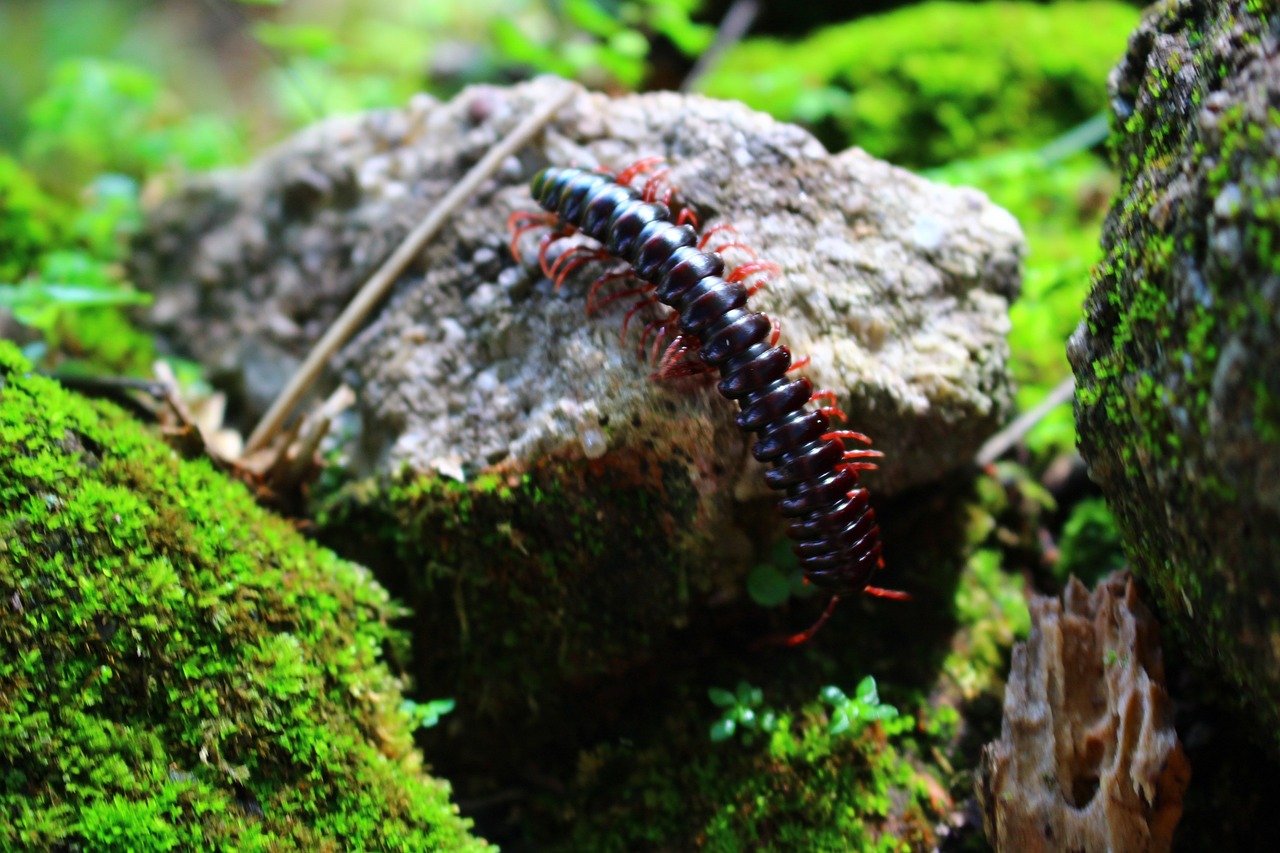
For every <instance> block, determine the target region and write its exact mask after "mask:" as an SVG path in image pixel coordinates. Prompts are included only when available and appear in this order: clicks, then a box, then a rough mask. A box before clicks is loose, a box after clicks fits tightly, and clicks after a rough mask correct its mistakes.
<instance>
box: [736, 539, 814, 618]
mask: <svg viewBox="0 0 1280 853" xmlns="http://www.w3.org/2000/svg"><path fill="white" fill-rule="evenodd" d="M815 591H816V590H815V589H814V587H812V586H810V585H808V584H806V583H805V580H804V572H803V571H802V570H801V569H800V564H799V562H798V561H797V560H796V556H795V554H793V553H792V552H791V542H790V540H787V539H780V540H778V542H777V543H776V544H775V545H774V547H773V553H771V554H770V555H769V557H768V559H767V560H765V561H764V562H762V563H757V564H756V565H755V567H754V568H752V569H751V572H750V574H748V575H747V595H749V596H750V597H751V600H752V601H754V602H755V603H756V604H759V605H760V606H761V607H778V606H779V605H781V604H785V603H786V602H787V601H788V600H790V599H791V598H793V597H794V598H801V599H803V598H808V597H809V596H811V595H813V594H814V592H815Z"/></svg>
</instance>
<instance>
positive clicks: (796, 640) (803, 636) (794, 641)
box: [782, 595, 840, 646]
mask: <svg viewBox="0 0 1280 853" xmlns="http://www.w3.org/2000/svg"><path fill="white" fill-rule="evenodd" d="M839 603H840V596H838V595H833V596H831V602H830V603H829V604H828V605H827V609H826V610H824V611H822V615H821V616H819V617H818V621H817V622H814V623H813V627H811V628H810V629H809V630H807V631H801V632H800V633H799V634H793V635H791V636H790V637H787V638H786V639H785V640H783V641H782V645H784V646H801V645H804V644H805V643H807V642H809V641H810V640H812V639H813V635H814V634H816V633H818V631H819V629H821V628H822V626H823V625H825V624H827V620H828V619H830V618H831V614H832V613H835V611H836V605H837V604H839Z"/></svg>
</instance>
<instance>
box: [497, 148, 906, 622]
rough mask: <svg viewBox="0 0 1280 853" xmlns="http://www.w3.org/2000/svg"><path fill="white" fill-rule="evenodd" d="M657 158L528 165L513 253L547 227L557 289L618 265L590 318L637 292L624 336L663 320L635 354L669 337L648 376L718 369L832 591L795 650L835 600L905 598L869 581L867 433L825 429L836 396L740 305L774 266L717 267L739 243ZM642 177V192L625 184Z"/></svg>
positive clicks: (764, 318) (545, 260)
mask: <svg viewBox="0 0 1280 853" xmlns="http://www.w3.org/2000/svg"><path fill="white" fill-rule="evenodd" d="M661 162H662V161H661V159H660V158H645V159H643V160H640V161H638V162H637V163H636V164H634V165H632V166H630V167H628V168H627V169H624V170H622V171H620V172H618V173H617V174H612V173H609V172H605V171H601V170H594V171H593V170H587V169H583V168H578V167H573V166H569V167H558V166H552V167H549V168H546V169H543V170H541V171H539V172H538V173H537V174H536V175H535V176H534V177H533V180H532V182H531V184H530V191H531V193H532V195H533V199H534V201H535V202H537V204H538V206H539V208H541V211H522V212H518V213H516V214H513V215H512V217H511V219H510V220H509V222H508V226H509V228H510V230H511V232H512V239H511V247H512V252H513V253H514V254H515V255H516V257H517V259H518V258H519V251H518V248H519V247H518V243H519V240H520V238H521V237H522V235H523V234H524V233H525V232H526V231H528V230H530V229H532V228H537V227H546V228H547V231H546V233H545V234H544V235H543V237H542V238H541V240H540V243H539V252H538V259H539V264H540V266H541V268H542V270H543V272H544V273H546V274H547V275H548V276H549V277H550V278H552V279H553V280H554V281H555V283H556V286H557V288H558V287H559V286H560V284H562V283H563V282H564V280H565V278H566V277H567V276H568V275H569V273H571V272H572V271H573V270H574V269H576V268H577V267H578V266H580V265H581V264H583V263H586V262H587V261H589V260H593V259H601V260H604V259H616V260H617V261H620V262H621V263H622V264H624V265H625V268H624V269H622V270H621V271H616V272H611V273H607V274H606V275H604V276H601V277H600V278H598V279H597V280H596V282H595V283H594V284H593V285H592V286H591V289H590V291H589V292H588V296H587V304H588V310H589V311H590V310H592V309H594V308H598V307H599V306H600V305H601V304H603V303H605V302H607V301H611V300H614V299H618V298H623V297H627V296H633V297H636V301H635V304H634V305H633V307H632V308H631V310H630V311H629V312H628V314H627V317H626V320H624V323H623V338H624V340H625V337H626V323H627V321H629V320H630V319H631V318H632V316H633V315H634V314H635V313H636V312H637V311H638V310H639V309H640V308H642V307H643V306H645V305H650V304H654V303H660V304H661V305H663V306H666V308H668V309H670V310H669V313H668V314H667V315H666V316H665V318H662V319H659V320H656V321H654V322H652V323H650V324H648V325H647V326H646V327H645V331H644V333H643V334H642V335H641V349H642V350H643V349H644V347H645V345H646V339H647V337H648V336H649V335H650V334H652V338H653V343H652V349H653V351H654V352H655V353H656V352H657V351H658V350H659V348H660V346H661V344H660V342H661V341H662V340H663V339H664V337H666V336H669V337H670V341H669V342H668V343H667V346H666V348H665V350H664V351H663V355H662V357H661V359H660V360H658V361H657V363H658V365H659V367H658V370H657V371H655V374H654V376H655V378H659V379H661V378H667V377H672V376H681V375H688V374H692V373H699V372H707V373H718V374H719V382H718V383H717V385H716V388H717V390H718V391H719V393H720V395H721V396H723V397H724V398H725V399H727V400H729V401H731V402H733V403H735V404H736V405H737V407H738V413H737V416H736V422H737V426H738V428H739V429H741V430H742V431H744V432H745V433H747V434H749V435H750V436H753V437H754V442H753V444H752V448H751V452H752V455H753V456H754V457H755V458H756V459H757V460H758V461H759V462H761V463H764V464H765V465H766V466H767V467H766V470H765V471H764V480H765V483H766V485H767V486H768V487H769V488H770V489H771V490H773V491H775V492H779V493H780V495H779V500H778V509H779V512H780V513H781V515H782V516H783V517H784V518H785V519H786V532H787V535H788V536H789V537H790V539H791V540H792V551H793V552H794V553H795V555H796V557H797V559H798V561H799V566H800V568H801V569H802V570H803V571H804V577H805V580H806V581H807V582H808V583H809V584H812V585H813V586H814V587H815V588H816V589H818V590H820V591H823V592H826V593H828V594H829V595H830V596H831V598H830V601H829V602H828V604H827V606H826V609H825V610H824V611H823V613H822V615H821V616H820V617H819V619H818V620H817V622H816V623H815V624H814V625H813V626H812V627H810V628H809V629H808V630H806V631H804V632H801V633H799V634H795V635H792V636H790V637H787V638H785V639H783V640H782V642H783V644H785V645H800V644H802V643H805V642H807V641H808V640H809V639H810V638H812V636H813V635H814V634H815V633H816V632H817V631H818V629H819V628H821V627H822V625H823V624H825V623H826V621H827V620H828V619H829V618H830V616H831V614H832V612H833V611H834V610H835V608H836V605H837V604H838V603H839V602H840V600H841V599H842V598H843V597H846V596H850V595H854V594H858V593H864V594H870V595H876V596H881V597H886V598H897V599H903V598H906V597H907V596H906V595H905V594H904V593H900V592H897V591H894V590H887V589H882V588H880V587H877V586H872V585H871V579H872V576H873V574H874V572H875V571H876V570H878V569H880V568H883V566H884V558H883V555H882V548H881V541H880V528H879V524H878V523H877V521H876V514H875V510H874V509H873V508H872V506H871V496H870V493H869V491H868V490H867V489H866V488H865V487H864V486H863V485H862V484H861V481H860V476H859V475H860V472H862V471H867V470H873V469H874V468H875V467H876V464H875V462H874V461H873V460H874V459H876V458H878V457H880V456H882V454H881V453H880V452H879V451H876V450H872V449H869V448H868V447H866V446H865V445H869V444H870V443H871V440H870V439H869V438H868V437H867V436H866V435H863V434H862V433H860V432H855V431H853V430H848V429H837V428H835V422H836V421H837V420H838V421H846V420H847V417H846V415H845V414H844V412H843V411H841V410H840V409H839V408H838V406H837V396H836V394H834V393H833V392H831V391H827V390H820V389H816V388H815V387H814V385H813V383H812V382H811V381H810V380H809V378H808V377H806V376H804V375H803V374H802V373H799V370H800V369H801V368H803V367H805V366H807V365H808V363H809V359H808V358H807V357H805V358H800V359H795V360H793V359H792V355H791V350H790V349H789V348H788V347H787V346H786V345H785V344H781V343H779V339H780V323H779V322H778V321H777V320H776V319H774V318H771V317H769V316H768V315H767V314H765V313H764V312H761V311H754V310H752V308H751V307H750V306H749V304H748V300H749V298H750V297H751V296H753V295H754V291H755V290H756V289H758V287H759V286H760V285H759V284H758V283H754V279H756V278H758V277H760V275H761V274H762V273H763V274H765V277H768V275H770V274H772V273H774V272H776V271H778V268H777V265H775V264H771V263H769V262H765V261H760V260H758V259H757V258H755V256H754V252H750V256H751V258H752V259H751V260H749V261H747V262H745V263H742V264H739V265H738V266H736V267H735V268H733V269H727V265H726V261H725V254H726V253H727V252H729V250H730V249H731V248H733V249H738V248H745V247H744V246H743V244H741V243H739V242H736V241H734V240H732V239H731V237H730V238H727V241H726V242H724V243H722V244H720V245H713V241H714V239H715V238H716V237H719V236H722V235H724V234H725V232H726V231H728V230H729V229H727V228H726V227H725V226H718V227H716V228H711V229H707V230H706V231H704V232H701V233H700V231H699V227H698V222H697V216H696V214H695V213H694V212H693V209H692V208H691V207H689V206H688V205H686V204H683V203H680V202H679V201H673V198H674V197H675V191H674V189H673V187H672V186H671V184H670V181H669V179H668V175H669V171H668V170H667V169H665V168H660V169H656V168H655V167H658V166H661ZM646 173H648V178H647V179H646V180H645V181H644V182H643V185H642V186H641V187H640V188H636V187H635V186H633V184H634V183H635V182H636V179H637V178H638V177H639V176H640V175H642V174H646ZM578 233H580V234H582V235H584V236H585V237H586V238H587V243H586V244H585V245H581V244H580V245H575V246H573V247H572V248H571V249H569V250H568V251H566V252H563V253H561V254H560V255H559V257H557V258H556V259H555V260H554V261H552V260H550V258H549V254H548V253H549V251H550V249H551V247H552V246H553V245H554V244H555V243H556V242H557V241H558V240H560V239H562V238H565V237H569V236H571V235H574V234H578ZM729 233H730V234H731V233H732V232H731V231H730V232H729ZM624 277H625V278H628V279H631V280H632V281H638V282H639V284H636V285H633V286H628V287H623V288H622V289H620V290H618V291H616V292H615V293H612V294H610V295H609V296H608V297H601V296H600V295H599V294H600V291H601V289H602V288H603V287H604V286H606V285H607V284H608V283H609V282H611V281H614V280H617V279H620V278H624ZM824 404H825V405H824ZM849 443H856V444H855V446H853V447H850V444H849ZM857 445H863V446H857Z"/></svg>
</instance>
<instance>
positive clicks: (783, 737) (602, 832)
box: [538, 691, 947, 853]
mask: <svg viewBox="0 0 1280 853" xmlns="http://www.w3.org/2000/svg"><path fill="white" fill-rule="evenodd" d="M851 692H852V691H851ZM700 710H705V715H703V716H701V717H698V716H697V715H696V714H695V715H691V716H690V717H689V719H688V720H687V721H684V722H680V723H677V722H675V721H671V720H668V721H667V723H666V724H665V727H664V730H663V734H662V736H661V737H659V738H654V739H653V740H652V741H650V744H651V745H649V746H644V747H641V748H639V749H637V748H636V747H635V746H632V745H629V744H615V743H611V744H607V745H602V746H598V747H596V748H594V749H591V750H589V751H588V752H586V753H584V754H583V755H582V756H581V757H580V759H579V762H578V773H577V776H576V778H575V779H574V781H573V788H572V790H571V792H570V796H569V797H568V798H567V802H566V803H565V804H564V805H562V806H561V808H563V810H564V811H563V813H562V818H567V819H571V821H572V825H571V828H570V830H569V833H568V836H567V837H565V838H562V839H560V840H558V841H557V842H553V843H550V844H545V843H544V844H540V845H539V848H538V849H544V850H593V851H600V853H610V851H619V852H620V851H630V850H637V849H673V850H694V849H699V850H708V851H726V852H727V851H747V850H752V851H773V850H814V851H839V850H877V851H881V850H883V851H890V850H893V851H899V850H901V851H906V850H918V849H929V847H931V846H932V845H933V844H934V843H935V842H936V839H935V837H934V834H933V826H935V825H936V823H937V821H938V820H939V819H940V818H941V816H942V810H943V809H944V808H945V806H946V804H947V799H946V795H945V794H944V793H943V790H944V789H943V787H942V785H941V783H940V782H939V781H938V779H937V778H936V777H935V776H934V775H932V773H930V772H929V771H927V770H926V769H924V768H923V766H922V765H921V764H920V761H919V756H920V753H921V751H922V750H925V749H927V748H928V747H927V744H928V742H929V740H930V736H929V735H928V734H926V733H925V731H924V727H923V726H917V725H916V723H915V721H914V720H913V719H912V718H911V717H899V718H896V719H893V720H889V721H886V722H885V723H873V724H871V725H868V726H866V727H864V728H862V729H860V730H858V731H857V732H856V733H837V734H833V733H832V728H833V727H832V720H831V717H830V713H831V709H830V707H829V706H828V705H826V704H824V703H822V702H819V701H812V702H805V703H802V704H800V705H799V706H798V707H796V708H794V709H792V710H789V711H784V712H781V713H779V714H778V718H777V724H776V725H775V726H774V727H773V731H772V733H771V734H769V735H768V736H767V737H766V738H764V739H762V740H756V741H755V742H754V745H751V746H748V745H746V744H744V743H742V742H740V741H735V740H730V741H725V742H723V743H720V744H717V745H714V746H713V745H711V744H710V741H709V738H708V736H707V728H706V727H707V726H708V725H709V724H710V722H711V720H712V719H713V718H714V713H715V712H714V710H713V709H712V708H711V706H710V705H709V704H707V705H706V708H705V709H700ZM619 772H623V773H625V774H626V775H625V781H623V780H619V779H618V778H617V776H618V774H619ZM602 786H607V787H609V789H610V793H609V796H608V799H607V800H606V801H605V802H607V805H605V806H604V807H597V805H596V804H598V803H600V802H601V801H600V800H598V799H596V798H597V797H598V796H599V791H600V788H601V787H602ZM584 793H590V794H592V795H594V796H592V798H591V799H578V797H582V796H583V794H584Z"/></svg>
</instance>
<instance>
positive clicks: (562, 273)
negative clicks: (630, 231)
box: [551, 246, 613, 290]
mask: <svg viewBox="0 0 1280 853" xmlns="http://www.w3.org/2000/svg"><path fill="white" fill-rule="evenodd" d="M575 256H576V257H575ZM570 258H572V260H570ZM612 259H613V256H612V255H610V254H609V253H608V252H606V251H605V250H604V249H601V248H599V247H593V246H573V247H572V248H570V249H569V251H567V252H565V253H564V254H563V255H561V256H560V257H558V258H556V262H555V263H554V264H552V265H551V277H552V278H553V279H555V283H556V290H559V289H560V285H562V284H564V280H565V279H566V278H567V277H568V276H569V273H571V272H573V271H574V270H576V269H577V268H578V267H580V266H582V265H583V264H585V263H587V262H588V261H608V260H612Z"/></svg>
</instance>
